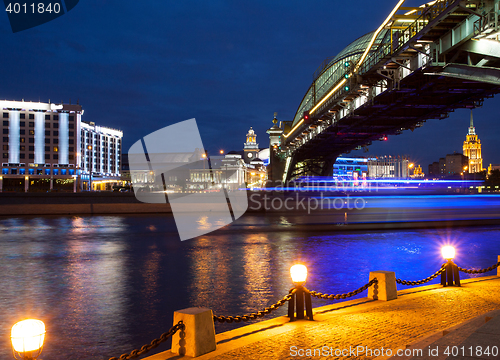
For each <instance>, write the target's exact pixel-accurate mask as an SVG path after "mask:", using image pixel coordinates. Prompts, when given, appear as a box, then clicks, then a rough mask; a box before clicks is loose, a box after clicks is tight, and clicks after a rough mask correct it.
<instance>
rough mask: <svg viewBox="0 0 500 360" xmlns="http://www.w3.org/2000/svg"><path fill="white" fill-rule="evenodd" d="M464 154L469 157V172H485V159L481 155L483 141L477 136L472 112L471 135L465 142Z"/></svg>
mask: <svg viewBox="0 0 500 360" xmlns="http://www.w3.org/2000/svg"><path fill="white" fill-rule="evenodd" d="M463 154H464V156H466V157H467V160H468V161H467V165H466V166H467V167H468V169H467V172H469V173H477V172H481V171H483V170H484V169H483V158H482V155H481V141H480V140H479V138H478V136H477V134H476V128H475V127H474V122H473V119H472V110H471V112H470V127H469V133H468V134H467V136H466V140H465V141H464V147H463Z"/></svg>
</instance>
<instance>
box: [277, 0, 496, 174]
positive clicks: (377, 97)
mask: <svg viewBox="0 0 500 360" xmlns="http://www.w3.org/2000/svg"><path fill="white" fill-rule="evenodd" d="M403 3H404V0H400V1H399V2H398V4H397V5H396V7H395V8H394V9H393V10H392V11H391V13H390V14H389V16H388V17H387V19H386V20H385V21H384V22H383V23H382V24H381V25H380V27H379V28H378V29H377V30H375V31H373V32H371V33H368V34H366V35H364V36H362V37H360V38H359V39H357V40H355V41H354V42H353V43H351V44H350V45H349V46H348V47H346V48H345V49H344V50H342V51H341V52H340V53H339V54H338V55H337V56H335V57H334V58H330V59H327V60H325V61H324V62H323V64H322V65H321V66H320V68H319V69H318V70H317V71H316V72H315V74H314V80H313V83H312V84H311V86H310V87H309V89H308V90H307V92H306V94H305V96H304V98H303V100H302V102H301V103H300V106H299V108H298V110H297V112H296V114H295V117H294V119H293V121H290V122H285V125H284V129H283V134H282V135H281V138H280V143H279V146H276V148H274V149H273V151H272V155H271V166H272V179H273V180H281V181H286V180H290V179H293V178H296V177H299V176H304V175H331V173H332V171H333V163H334V162H335V159H336V158H337V157H338V156H339V155H340V154H342V153H346V152H348V151H351V150H354V149H360V148H362V147H366V146H368V145H370V144H371V143H372V141H375V140H383V139H386V137H387V136H389V135H394V134H399V133H401V132H402V131H404V130H407V129H412V130H413V129H414V128H416V127H419V126H422V124H423V123H424V122H425V121H426V120H428V119H443V118H446V117H448V114H449V113H450V112H452V111H454V110H455V109H457V108H471V109H472V108H475V107H478V106H481V105H482V102H483V100H484V99H486V98H490V97H493V96H494V95H495V94H497V93H499V92H500V41H499V40H500V24H499V1H498V0H485V1H466V0H461V1H457V0H455V1H452V0H437V1H433V2H430V3H428V4H425V5H422V6H420V7H417V8H412V7H403V6H402V5H403Z"/></svg>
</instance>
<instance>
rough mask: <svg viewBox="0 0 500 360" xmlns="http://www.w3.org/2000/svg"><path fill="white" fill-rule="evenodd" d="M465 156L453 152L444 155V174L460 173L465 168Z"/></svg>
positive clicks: (466, 159)
mask: <svg viewBox="0 0 500 360" xmlns="http://www.w3.org/2000/svg"><path fill="white" fill-rule="evenodd" d="M468 163H469V159H468V158H467V156H465V155H462V154H458V153H456V152H454V153H453V154H448V155H446V174H445V175H446V176H447V177H449V176H454V175H462V174H463V173H464V171H466V170H467V166H468Z"/></svg>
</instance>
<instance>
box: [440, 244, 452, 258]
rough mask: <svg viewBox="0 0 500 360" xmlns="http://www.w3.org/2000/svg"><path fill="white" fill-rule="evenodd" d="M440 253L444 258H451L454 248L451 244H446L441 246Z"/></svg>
mask: <svg viewBox="0 0 500 360" xmlns="http://www.w3.org/2000/svg"><path fill="white" fill-rule="evenodd" d="M441 254H442V255H443V258H444V259H445V260H451V259H454V258H455V248H454V247H453V246H451V245H446V246H443V247H442V248H441Z"/></svg>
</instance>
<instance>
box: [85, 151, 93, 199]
mask: <svg viewBox="0 0 500 360" xmlns="http://www.w3.org/2000/svg"><path fill="white" fill-rule="evenodd" d="M87 149H89V158H90V159H89V166H90V169H89V191H92V170H94V169H93V166H92V165H93V164H92V159H93V157H94V155H93V154H92V145H89V146H87Z"/></svg>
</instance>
